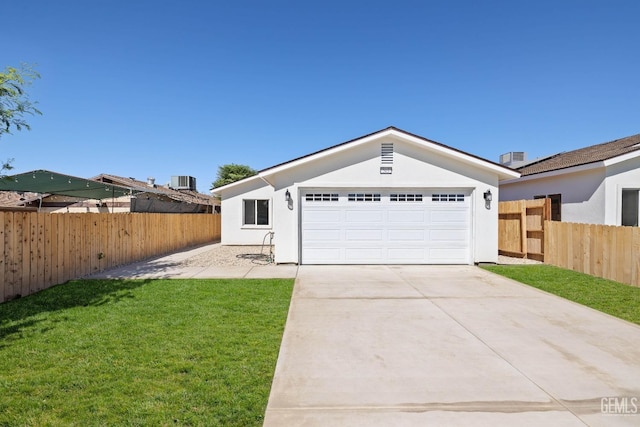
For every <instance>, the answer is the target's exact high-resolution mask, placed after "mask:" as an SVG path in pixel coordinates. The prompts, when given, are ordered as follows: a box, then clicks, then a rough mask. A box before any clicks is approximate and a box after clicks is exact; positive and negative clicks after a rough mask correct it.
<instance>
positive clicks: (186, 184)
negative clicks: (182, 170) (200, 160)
mask: <svg viewBox="0 0 640 427" xmlns="http://www.w3.org/2000/svg"><path fill="white" fill-rule="evenodd" d="M170 187H171V188H173V189H174V190H191V191H196V179H195V178H194V177H192V176H186V175H180V176H172V177H171V185H170Z"/></svg>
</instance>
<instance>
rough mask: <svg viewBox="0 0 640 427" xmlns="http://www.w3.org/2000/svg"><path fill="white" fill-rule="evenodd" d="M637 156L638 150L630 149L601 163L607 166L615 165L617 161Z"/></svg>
mask: <svg viewBox="0 0 640 427" xmlns="http://www.w3.org/2000/svg"><path fill="white" fill-rule="evenodd" d="M637 157H640V150H636V151H631V152H630V153H625V154H621V155H619V156H616V157H612V158H610V159H607V160H605V161H604V162H603V163H604V166H605V167H608V166H612V165H615V164H617V163H622V162H624V161H627V160H631V159H635V158H637Z"/></svg>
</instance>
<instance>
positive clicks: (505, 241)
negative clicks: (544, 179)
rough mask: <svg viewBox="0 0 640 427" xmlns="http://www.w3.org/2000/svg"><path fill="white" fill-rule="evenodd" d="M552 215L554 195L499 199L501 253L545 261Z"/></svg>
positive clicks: (499, 242)
mask: <svg viewBox="0 0 640 427" xmlns="http://www.w3.org/2000/svg"><path fill="white" fill-rule="evenodd" d="M549 219H551V199H537V200H516V201H512V202H500V203H498V253H499V254H501V255H508V256H515V257H520V258H530V259H535V260H538V261H543V260H544V235H545V221H547V220H549Z"/></svg>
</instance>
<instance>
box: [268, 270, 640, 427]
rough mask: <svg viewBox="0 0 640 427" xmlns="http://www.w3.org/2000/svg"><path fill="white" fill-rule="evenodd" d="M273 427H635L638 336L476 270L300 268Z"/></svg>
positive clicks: (627, 327) (639, 330) (272, 401)
mask: <svg viewBox="0 0 640 427" xmlns="http://www.w3.org/2000/svg"><path fill="white" fill-rule="evenodd" d="M264 425H265V426H267V427H272V426H300V425H304V426H327V425H330V426H390V425H393V426H424V425H438V426H445V425H455V426H465V425H473V426H485V425H486V426H518V427H524V426H584V425H589V426H638V425H640V327H638V326H636V325H633V324H630V323H627V322H624V321H622V320H619V319H616V318H613V317H610V316H607V315H605V314H602V313H599V312H597V311H594V310H591V309H588V308H586V307H583V306H580V305H577V304H574V303H571V302H569V301H566V300H564V299H561V298H558V297H555V296H553V295H549V294H547V293H544V292H541V291H538V290H535V289H533V288H529V287H527V286H524V285H521V284H518V283H517V282H514V281H511V280H508V279H505V278H502V277H499V276H497V275H494V274H491V273H489V272H486V271H484V270H481V269H479V268H476V267H471V266H455V267H454V266H301V267H300V268H299V271H298V276H297V280H296V285H295V289H294V296H293V299H292V302H291V307H290V311H289V317H288V321H287V324H286V328H285V333H284V337H283V342H282V346H281V349H280V356H279V358H278V362H277V367H276V371H275V378H274V381H273V385H272V390H271V395H270V398H269V403H268V407H267V411H266V417H265V423H264Z"/></svg>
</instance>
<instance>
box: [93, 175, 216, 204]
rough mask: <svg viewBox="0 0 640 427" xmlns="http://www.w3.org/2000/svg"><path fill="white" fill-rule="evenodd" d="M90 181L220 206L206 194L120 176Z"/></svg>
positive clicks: (184, 200)
mask: <svg viewBox="0 0 640 427" xmlns="http://www.w3.org/2000/svg"><path fill="white" fill-rule="evenodd" d="M91 179H92V180H94V181H101V182H110V183H113V184H116V185H123V186H125V187H129V188H133V189H134V190H138V191H144V192H149V193H155V194H163V195H165V196H167V197H169V198H171V199H173V200H177V201H181V202H186V203H197V204H201V205H212V206H217V205H219V204H220V201H219V200H218V199H216V198H215V197H211V196H210V195H207V194H202V193H198V192H197V191H190V190H174V189H173V188H169V187H165V186H162V185H154V186H150V185H148V184H147V183H146V182H144V181H138V180H137V179H135V178H125V177H122V176H117V175H110V174H106V173H103V174H100V175H98V176H96V177H93V178H91Z"/></svg>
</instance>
